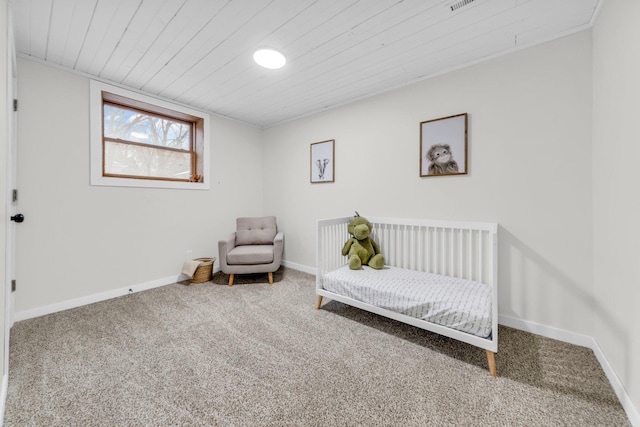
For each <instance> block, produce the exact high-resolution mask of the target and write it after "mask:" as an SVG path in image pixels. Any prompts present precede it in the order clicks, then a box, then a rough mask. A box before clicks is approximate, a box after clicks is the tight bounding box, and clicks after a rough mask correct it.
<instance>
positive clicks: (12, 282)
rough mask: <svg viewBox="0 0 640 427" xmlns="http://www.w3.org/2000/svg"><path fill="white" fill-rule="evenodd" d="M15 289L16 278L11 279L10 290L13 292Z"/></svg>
mask: <svg viewBox="0 0 640 427" xmlns="http://www.w3.org/2000/svg"><path fill="white" fill-rule="evenodd" d="M15 291H16V279H13V280H12V281H11V292H15Z"/></svg>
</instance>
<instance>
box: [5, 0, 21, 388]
mask: <svg viewBox="0 0 640 427" xmlns="http://www.w3.org/2000/svg"><path fill="white" fill-rule="evenodd" d="M8 9H9V10H8V16H7V30H8V31H7V79H8V80H9V81H8V83H9V84H7V104H8V105H7V112H8V116H9V117H7V147H6V155H7V187H6V188H7V195H6V206H7V225H6V235H5V237H6V240H5V268H6V270H5V274H6V276H5V283H6V289H5V304H4V307H3V313H1V314H2V316H1V317H2V319H3V323H4V325H3V326H4V327H3V328H2V330H3V338H4V340H3V351H2V362H3V369H2V372H3V376H4V375H8V373H9V331H10V329H11V325H12V323H13V292H12V281H13V280H14V279H15V265H16V263H15V253H16V224H17V222H16V221H19V222H21V221H20V216H19V214H18V212H17V209H18V203H17V199H16V197H15V196H14V194H15V193H14V189H16V188H17V187H16V181H17V179H16V176H17V173H16V171H17V145H18V144H17V141H18V138H17V133H18V132H17V129H18V114H17V111H14V99H17V97H18V96H17V93H18V87H17V86H18V84H17V82H18V79H17V64H16V55H15V46H14V41H13V27H12V23H11V10H10V8H8Z"/></svg>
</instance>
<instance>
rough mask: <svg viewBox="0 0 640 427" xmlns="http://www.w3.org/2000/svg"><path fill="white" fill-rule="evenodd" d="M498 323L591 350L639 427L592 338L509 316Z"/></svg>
mask: <svg viewBox="0 0 640 427" xmlns="http://www.w3.org/2000/svg"><path fill="white" fill-rule="evenodd" d="M498 323H499V324H501V325H504V326H508V327H510V328H515V329H519V330H522V331H526V332H531V333H533V334H536V335H540V336H543V337H546V338H551V339H554V340H558V341H563V342H566V343H569V344H574V345H579V346H581V347H587V348H590V349H591V350H593V353H594V354H595V356H596V359H598V363H600V366H601V367H602V370H603V371H604V373H605V375H606V376H607V379H608V380H609V383H610V384H611V388H613V391H614V393H615V394H616V396H617V397H618V400H619V401H620V404H621V405H622V407H623V408H624V410H625V412H626V414H627V417H629V421H631V425H632V426H635V427H640V413H639V412H638V409H637V408H636V407H635V406H634V405H633V401H632V400H631V397H630V396H629V393H628V392H627V390H626V389H625V388H624V385H623V384H622V382H621V381H620V378H619V377H618V375H617V374H616V372H615V370H614V369H613V367H612V366H611V364H610V363H609V361H608V360H607V358H606V357H605V355H604V353H603V352H602V349H601V348H600V346H599V345H598V343H597V342H596V340H595V339H594V338H593V337H590V336H587V335H581V334H577V333H575V332H569V331H566V330H564V329H558V328H554V327H551V326H546V325H542V324H540V323H535V322H529V321H526V320H522V319H517V318H515V317H510V316H502V315H501V316H498Z"/></svg>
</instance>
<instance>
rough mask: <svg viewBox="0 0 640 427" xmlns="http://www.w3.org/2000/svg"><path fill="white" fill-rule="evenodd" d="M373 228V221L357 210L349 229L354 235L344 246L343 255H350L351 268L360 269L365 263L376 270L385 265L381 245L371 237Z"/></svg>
mask: <svg viewBox="0 0 640 427" xmlns="http://www.w3.org/2000/svg"><path fill="white" fill-rule="evenodd" d="M372 229H373V226H372V225H371V223H370V222H369V221H368V220H367V219H366V218H364V217H362V216H360V215H359V214H358V213H357V212H356V216H355V217H354V218H353V219H351V221H349V225H348V231H349V234H351V236H352V237H351V238H350V239H349V240H347V242H346V243H345V244H344V246H343V247H342V255H343V256H348V257H349V268H350V269H352V270H359V269H360V268H361V267H362V265H363V264H364V265H368V266H369V267H372V268H375V269H376V270H380V269H381V268H382V267H384V257H383V256H382V254H381V253H380V246H378V244H377V243H376V242H375V240H373V239H372V238H371V237H370V234H371V230H372Z"/></svg>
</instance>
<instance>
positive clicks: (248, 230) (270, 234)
mask: <svg viewBox="0 0 640 427" xmlns="http://www.w3.org/2000/svg"><path fill="white" fill-rule="evenodd" d="M277 232H278V227H277V225H276V217H275V216H265V217H259V218H237V219H236V246H241V245H273V239H274V238H275V237H276V233H277ZM268 262H271V261H268ZM234 264H235V263H234Z"/></svg>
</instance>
